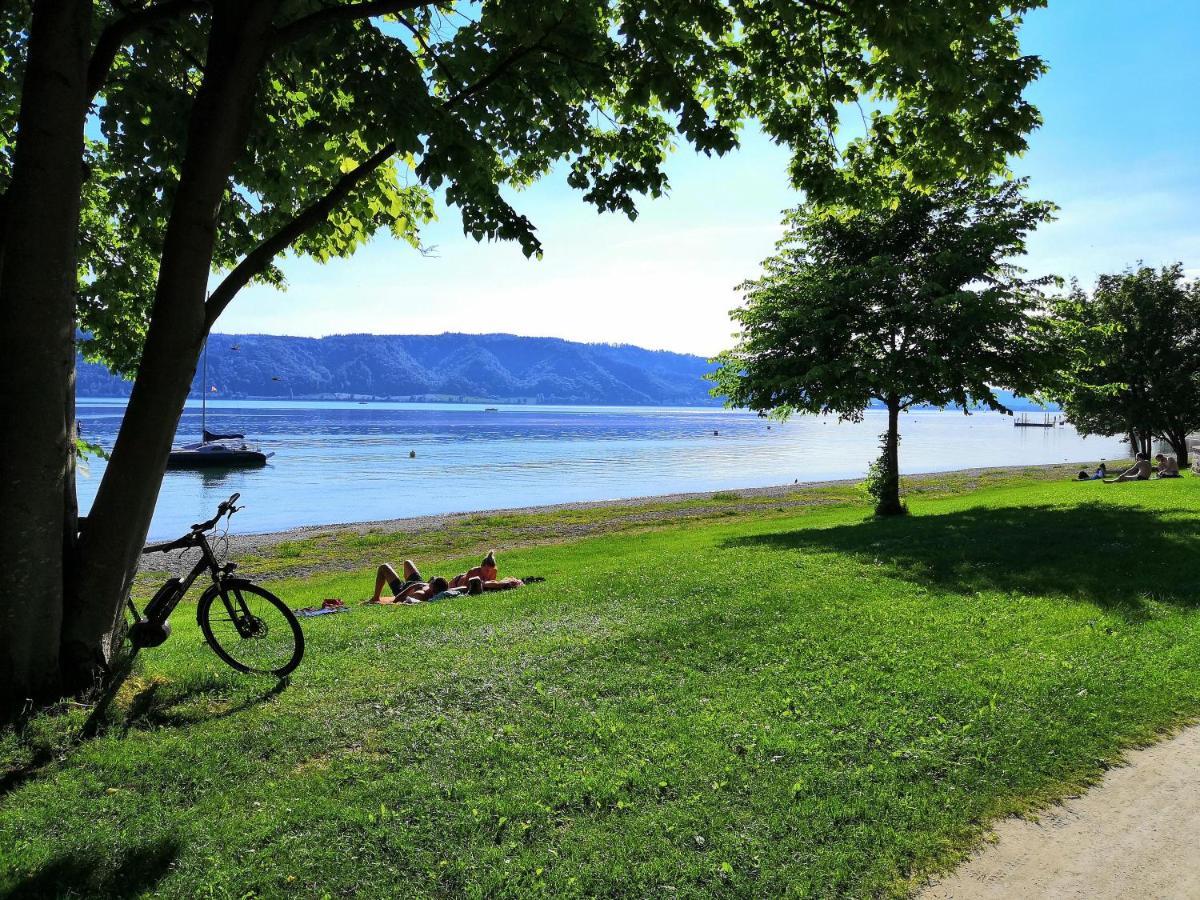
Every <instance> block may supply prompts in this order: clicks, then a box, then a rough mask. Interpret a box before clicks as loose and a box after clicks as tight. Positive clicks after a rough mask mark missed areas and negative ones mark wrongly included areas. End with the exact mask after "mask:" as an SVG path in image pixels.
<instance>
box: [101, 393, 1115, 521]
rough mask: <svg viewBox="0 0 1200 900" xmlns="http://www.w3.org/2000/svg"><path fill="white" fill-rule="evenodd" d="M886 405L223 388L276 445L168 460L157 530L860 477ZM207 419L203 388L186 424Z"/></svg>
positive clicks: (1093, 454)
mask: <svg viewBox="0 0 1200 900" xmlns="http://www.w3.org/2000/svg"><path fill="white" fill-rule="evenodd" d="M124 408H125V401H123V400H96V399H84V400H81V401H80V403H79V419H80V421H81V422H82V423H83V427H84V431H85V435H86V436H87V438H88V439H89V440H91V441H93V442H96V443H99V444H100V445H101V446H104V447H111V446H112V442H113V440H114V438H115V436H116V431H117V427H118V426H119V425H120V421H121V416H122V414H123V412H124ZM885 418H886V414H885V413H884V412H883V411H870V412H868V413H867V416H866V419H865V420H864V421H863V422H861V423H858V424H848V423H838V422H837V421H836V420H835V419H825V418H814V417H798V418H796V419H793V420H792V421H790V422H787V423H784V424H780V423H770V422H767V421H764V420H763V419H760V418H758V417H757V416H754V415H753V414H749V413H742V412H731V411H727V410H721V409H665V408H644V407H636V408H619V407H578V406H567V407H550V406H540V407H539V406H501V407H498V409H497V411H495V412H487V411H485V409H484V407H483V406H482V405H481V406H469V405H460V404H453V405H452V404H445V405H442V404H430V403H416V404H409V403H371V404H369V405H365V406H364V405H359V404H357V403H337V402H302V401H276V402H271V401H215V402H210V403H209V405H208V427H209V430H211V431H221V432H227V431H241V432H244V433H245V434H246V435H247V437H248V438H253V439H256V440H257V441H259V442H260V443H261V445H262V449H263V450H264V451H274V453H275V456H274V457H272V459H271V460H270V462H269V464H268V465H267V466H266V467H265V468H262V469H254V470H248V471H228V472H226V471H222V472H168V473H167V475H166V478H165V480H164V482H163V487H162V492H161V493H160V494H159V498H158V508H157V510H156V512H155V515H154V521H153V524H152V526H151V529H150V536H151V537H152V538H166V537H174V536H176V535H177V534H179V533H182V532H183V531H185V530H186V529H187V526H188V525H190V524H191V523H192V522H196V521H199V520H201V519H205V518H208V517H209V516H210V515H212V512H213V510H214V509H215V507H216V505H217V503H218V502H219V501H220V500H223V499H224V498H225V497H227V496H229V494H231V493H232V492H234V491H240V492H241V494H242V502H244V503H246V505H247V509H246V511H245V512H244V513H242V514H240V515H239V516H237V517H236V518H235V519H234V530H235V531H236V530H241V531H247V532H253V531H274V530H279V529H284V528H290V527H293V526H297V525H316V524H332V523H338V522H356V521H366V520H377V519H394V518H401V517H405V516H419V515H428V514H434V513H445V512H465V511H470V510H479V509H494V508H498V507H514V506H532V505H539V504H544V503H560V502H567V501H576V500H606V499H613V498H620V497H637V496H645V495H649V494H667V493H675V492H683V491H705V490H717V489H721V488H744V487H759V486H764V485H772V484H782V483H786V482H790V481H793V480H796V479H799V480H800V481H815V480H822V479H831V478H858V477H861V476H862V475H863V474H864V473H865V472H866V469H867V465H868V464H869V463H870V462H871V460H872V459H874V458H875V457H876V456H878V453H879V450H878V443H879V434H880V432H881V431H883V429H884V428H885V426H886V421H885ZM768 426H770V427H768ZM714 432H718V433H716V434H714ZM199 433H200V409H199V402H198V401H197V402H196V404H195V405H194V406H193V405H192V404H189V406H188V408H187V409H186V410H185V412H184V415H183V419H182V421H181V423H180V427H179V434H178V439H179V441H180V442H182V441H191V440H196V439H197V438H198V436H199ZM901 433H902V436H903V439H902V442H901V446H900V453H901V466H902V469H903V471H905V472H939V471H948V470H952V469H962V468H968V467H973V466H1003V465H1019V464H1036V463H1054V462H1064V461H1070V462H1088V463H1094V462H1096V461H1098V460H1100V459H1105V458H1108V459H1112V458H1118V457H1122V456H1124V453H1123V446H1122V445H1121V443H1120V442H1119V441H1117V440H1116V439H1107V438H1094V437H1093V438H1083V437H1080V436H1079V435H1078V434H1076V433H1075V431H1074V429H1072V428H1070V427H1069V426H1064V427H1058V428H1052V429H1051V428H1046V429H1043V428H1014V427H1013V425H1012V419H1011V418H1009V417H1007V416H1001V415H997V414H995V413H978V414H975V415H972V416H964V415H962V414H961V413H957V412H936V411H930V412H913V413H910V414H908V415H906V416H904V418H903V420H902V423H901ZM410 450H415V451H416V454H417V456H416V458H415V459H410V458H409V451H410ZM90 470H91V471H90V474H89V476H88V477H85V478H81V479H80V482H79V493H80V506H81V508H82V509H84V510H86V509H87V508H88V507H89V506H90V505H91V501H92V498H93V496H94V495H95V491H96V485H97V483H98V481H99V477H100V476H101V475H102V474H103V471H104V463H103V461H101V460H94V459H93V460H91V461H90Z"/></svg>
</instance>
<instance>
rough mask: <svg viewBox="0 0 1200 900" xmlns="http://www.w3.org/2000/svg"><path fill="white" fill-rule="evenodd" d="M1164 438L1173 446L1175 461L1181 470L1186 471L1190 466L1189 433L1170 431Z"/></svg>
mask: <svg viewBox="0 0 1200 900" xmlns="http://www.w3.org/2000/svg"><path fill="white" fill-rule="evenodd" d="M1163 437H1164V438H1166V441H1167V443H1168V444H1170V445H1171V450H1172V452H1173V453H1174V454H1175V461H1176V462H1178V463H1179V468H1181V469H1186V468H1187V467H1188V464H1189V459H1188V442H1187V432H1185V431H1168V432H1167V433H1166V434H1164V435H1163Z"/></svg>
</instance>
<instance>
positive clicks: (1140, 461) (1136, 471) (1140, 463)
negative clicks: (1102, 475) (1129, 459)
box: [1104, 453, 1150, 484]
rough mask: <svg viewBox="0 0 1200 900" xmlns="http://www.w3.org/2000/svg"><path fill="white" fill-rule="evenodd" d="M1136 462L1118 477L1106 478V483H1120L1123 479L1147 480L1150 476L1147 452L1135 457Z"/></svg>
mask: <svg viewBox="0 0 1200 900" xmlns="http://www.w3.org/2000/svg"><path fill="white" fill-rule="evenodd" d="M1134 460H1135V462H1134V464H1133V465H1132V466H1130V467H1129V468H1128V469H1126V470H1125V471H1124V472H1122V473H1121V474H1120V475H1118V476H1117V477H1116V478H1107V479H1105V481H1104V483H1105V484H1119V483H1120V482H1122V481H1145V480H1146V479H1148V478H1149V477H1150V460H1149V459H1147V458H1146V454H1145V453H1139V454H1138V455H1137V456H1135V457H1134Z"/></svg>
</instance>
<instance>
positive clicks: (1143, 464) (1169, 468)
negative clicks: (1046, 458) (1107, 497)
mask: <svg viewBox="0 0 1200 900" xmlns="http://www.w3.org/2000/svg"><path fill="white" fill-rule="evenodd" d="M1154 461H1155V462H1156V463H1158V469H1157V470H1155V469H1154V468H1153V467H1152V466H1151V465H1150V457H1149V456H1147V455H1146V454H1145V453H1138V454H1137V455H1136V456H1134V458H1133V465H1132V466H1130V467H1129V468H1128V469H1126V470H1125V471H1124V472H1122V473H1121V474H1120V475H1118V476H1116V477H1115V478H1109V477H1108V466H1106V465H1105V464H1104V463H1100V465H1098V466H1097V467H1096V471H1095V472H1092V473H1089V472H1088V471H1087V470H1086V469H1081V470H1080V472H1079V474H1078V475H1077V476H1076V478H1077V480H1079V481H1103V482H1104V483H1105V484H1120V483H1121V482H1125V481H1149V480H1150V479H1151V478H1179V477H1180V474H1179V461H1178V460H1177V459H1175V457H1173V456H1167V455H1166V454H1165V453H1159V454H1156V455H1155V457H1154Z"/></svg>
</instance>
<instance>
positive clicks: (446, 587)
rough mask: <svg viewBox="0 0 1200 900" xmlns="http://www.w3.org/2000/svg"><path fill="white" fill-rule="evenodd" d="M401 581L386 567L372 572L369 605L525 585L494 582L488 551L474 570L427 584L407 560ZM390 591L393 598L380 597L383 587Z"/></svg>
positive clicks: (511, 581)
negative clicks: (372, 581)
mask: <svg viewBox="0 0 1200 900" xmlns="http://www.w3.org/2000/svg"><path fill="white" fill-rule="evenodd" d="M402 568H403V572H404V577H403V578H401V577H400V575H399V574H398V573H397V572H396V570H395V569H393V568H392V567H391V566H390V565H388V564H387V563H384V564H383V565H381V566H380V567H379V568H378V569H377V570H376V571H375V593H374V594H372V595H371V599H370V600H368V601H367V602H368V603H421V602H422V601H425V600H432V599H435V598H437V597H438V596H439V595H442V594H445V595H447V596H461V595H462V594H482V593H483V592H484V591H504V590H510V589H511V588H517V587H521V586H522V585H523V584H524V582H523V581H521V580H520V579H519V578H497V577H496V576H497V575H498V574H499V573H498V570H497V567H496V551H495V550H491V551H489V552H488V555H487V556H485V557H484V558H483V562H482V563H480V564H479V565H478V566H476V567H475V568H473V569H468V570H467V571H466V572H463V573H462V574H460V575H455V576H454V577H453V578H452V579H449V580H447V579H445V578H442V577H440V576H436V577H434V578H431V579H429V580H428V581H426V580H425V579H424V578H423V577H422V576H421V572H420V570H419V569H418V568H417V567H416V564H415V563H413V561H412V560H411V559H406V560H405V561H404V565H403V567H402ZM385 585H386V586H388V587H389V588H391V591H392V596H391V597H387V596H385V595H384V593H383V588H384V586H385Z"/></svg>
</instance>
